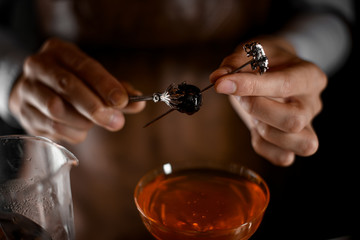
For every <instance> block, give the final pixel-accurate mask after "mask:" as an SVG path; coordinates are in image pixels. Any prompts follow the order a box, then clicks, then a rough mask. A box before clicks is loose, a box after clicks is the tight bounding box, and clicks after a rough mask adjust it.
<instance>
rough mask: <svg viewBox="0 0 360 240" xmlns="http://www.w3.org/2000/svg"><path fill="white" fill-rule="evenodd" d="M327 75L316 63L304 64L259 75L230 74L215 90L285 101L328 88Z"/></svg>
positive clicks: (216, 85)
mask: <svg viewBox="0 0 360 240" xmlns="http://www.w3.org/2000/svg"><path fill="white" fill-rule="evenodd" d="M326 79H327V78H326V76H325V74H324V73H323V72H322V71H321V70H320V69H319V68H318V67H317V66H315V65H314V64H312V63H308V62H305V61H302V62H300V63H297V64H294V65H292V66H287V67H286V68H283V69H280V70H276V69H273V68H270V70H269V71H268V72H267V73H266V74H263V75H259V74H257V73H254V72H252V73H247V72H243V73H234V74H227V75H224V76H222V77H220V78H218V79H217V81H216V84H215V89H216V91H217V92H219V93H223V94H231V95H238V96H268V97H277V98H286V97H290V96H295V95H302V94H308V93H309V92H313V91H314V90H316V91H318V92H320V91H322V90H323V89H324V87H325V85H326V81H327V80H326Z"/></svg>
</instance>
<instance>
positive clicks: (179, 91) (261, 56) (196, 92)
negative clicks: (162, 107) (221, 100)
mask: <svg viewBox="0 0 360 240" xmlns="http://www.w3.org/2000/svg"><path fill="white" fill-rule="evenodd" d="M243 49H244V51H245V52H246V56H247V57H252V59H251V60H250V61H248V62H246V63H245V64H243V65H242V66H240V67H238V68H236V69H235V70H234V71H232V72H230V73H229V74H234V73H238V72H239V71H240V70H241V69H242V68H244V67H245V66H247V65H249V64H251V69H252V70H256V69H257V68H258V69H259V73H260V75H261V74H263V73H265V72H266V71H267V70H268V69H269V67H268V65H269V61H268V58H267V57H266V55H265V52H264V49H263V47H262V46H261V44H260V43H257V42H252V43H250V44H245V45H244V47H243ZM214 85H215V83H212V84H210V85H209V86H207V87H205V88H204V89H202V90H200V89H199V88H198V87H196V86H194V85H190V84H186V82H183V83H181V84H179V85H177V86H176V85H175V84H171V85H170V86H169V87H168V88H167V89H166V90H165V92H163V93H154V94H152V95H148V96H130V97H129V102H130V103H131V102H139V101H153V102H155V103H157V102H159V101H161V102H164V103H165V104H166V105H168V106H169V107H170V108H171V109H170V110H169V111H167V112H165V113H164V114H162V115H160V116H158V117H157V118H155V119H153V120H152V121H150V122H149V123H147V124H146V125H145V126H144V127H147V126H149V125H150V124H152V123H154V122H156V121H157V120H159V119H161V118H162V117H164V116H166V115H167V114H169V113H171V112H173V111H174V110H177V111H179V112H181V113H186V114H189V115H191V114H194V113H195V112H197V111H199V110H200V106H201V104H202V93H203V92H204V91H206V90H208V89H210V88H212V87H213V86H214Z"/></svg>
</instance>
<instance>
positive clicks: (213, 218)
mask: <svg viewBox="0 0 360 240" xmlns="http://www.w3.org/2000/svg"><path fill="white" fill-rule="evenodd" d="M263 187H264V186H260V185H259V184H258V183H256V182H253V181H251V180H249V179H248V178H246V177H244V176H239V175H237V174H233V173H229V172H226V171H221V170H213V169H191V170H180V171H177V172H175V173H171V174H169V175H165V174H161V175H159V176H157V177H156V178H155V179H154V180H153V181H151V182H150V183H148V184H146V185H145V186H144V187H142V189H141V190H140V189H139V188H138V189H137V191H138V195H137V197H136V204H137V206H138V208H139V210H140V212H141V214H142V217H143V220H144V222H145V225H146V226H147V228H148V229H149V231H150V232H151V233H152V234H153V235H154V236H155V237H156V238H157V239H160V240H170V239H171V240H176V239H182V240H188V239H194V240H196V239H218V240H220V239H226V240H231V239H238V240H239V239H247V238H248V237H250V236H251V235H252V234H253V233H254V232H255V230H256V229H257V227H258V225H259V224H260V222H261V219H262V216H263V213H264V211H265V208H266V206H267V204H268V199H269V198H268V192H267V191H268V190H267V188H266V189H265V190H264V188H263Z"/></svg>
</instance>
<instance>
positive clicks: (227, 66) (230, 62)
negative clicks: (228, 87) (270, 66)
mask: <svg viewBox="0 0 360 240" xmlns="http://www.w3.org/2000/svg"><path fill="white" fill-rule="evenodd" d="M247 61H249V58H247V57H246V54H244V53H243V52H235V53H233V54H231V55H229V56H227V57H226V58H224V60H223V61H222V63H221V64H220V67H219V68H218V69H216V70H215V71H214V72H212V73H211V74H210V77H209V78H210V82H211V83H215V82H216V81H217V79H219V78H220V77H223V76H224V75H227V74H230V73H231V72H233V71H234V70H235V69H237V68H238V67H240V66H242V65H243V64H244V63H245V62H247ZM245 71H248V72H251V68H250V66H248V67H247V68H243V69H241V70H240V72H245Z"/></svg>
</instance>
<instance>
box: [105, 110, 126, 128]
mask: <svg viewBox="0 0 360 240" xmlns="http://www.w3.org/2000/svg"><path fill="white" fill-rule="evenodd" d="M123 125H124V116H123V115H122V114H121V113H118V112H114V113H113V114H111V115H110V119H109V123H108V124H107V126H108V129H109V130H119V129H120V128H122V127H123Z"/></svg>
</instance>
